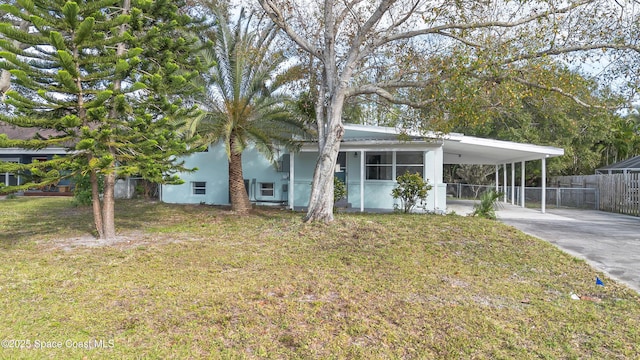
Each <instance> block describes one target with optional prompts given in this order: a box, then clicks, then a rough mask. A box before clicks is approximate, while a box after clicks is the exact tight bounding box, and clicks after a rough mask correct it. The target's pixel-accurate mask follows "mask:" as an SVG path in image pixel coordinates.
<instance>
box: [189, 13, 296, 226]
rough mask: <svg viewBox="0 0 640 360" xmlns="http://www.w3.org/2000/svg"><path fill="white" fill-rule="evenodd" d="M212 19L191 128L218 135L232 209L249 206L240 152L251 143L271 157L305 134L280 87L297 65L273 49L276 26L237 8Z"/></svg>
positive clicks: (213, 137) (211, 138)
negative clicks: (234, 13)
mask: <svg viewBox="0 0 640 360" xmlns="http://www.w3.org/2000/svg"><path fill="white" fill-rule="evenodd" d="M214 13H216V14H215V15H216V24H215V26H214V28H213V31H212V32H211V33H210V34H208V35H207V37H208V38H209V39H208V40H210V41H211V43H212V46H211V47H208V48H207V49H206V50H204V52H203V59H204V61H206V62H207V63H208V64H211V66H210V67H209V71H208V72H207V74H205V76H204V81H205V84H204V88H205V94H204V98H203V99H201V101H200V103H201V105H202V107H203V108H204V110H205V111H204V113H203V115H202V116H200V117H198V118H197V119H196V120H195V125H196V126H197V127H196V132H197V133H198V134H199V135H201V136H202V137H203V139H205V140H207V141H209V142H211V143H213V142H217V141H223V142H224V144H225V146H226V151H227V156H228V158H229V191H230V193H231V208H232V210H233V211H235V212H237V213H240V214H242V213H247V212H248V211H249V210H250V209H251V203H250V201H249V196H248V194H247V191H246V189H245V185H244V177H243V171H242V152H243V151H244V150H245V149H246V148H247V147H248V146H250V145H253V146H255V147H256V148H257V149H258V150H259V151H260V152H261V153H262V154H263V155H265V156H266V157H267V158H268V159H270V160H271V161H275V160H277V159H275V156H276V154H277V150H278V149H279V148H280V147H285V148H289V149H291V148H295V147H296V146H297V144H298V143H297V142H296V141H295V138H296V137H298V138H299V136H304V134H305V133H306V132H305V126H304V124H303V122H302V121H301V120H299V118H298V117H296V116H294V115H293V112H292V111H291V110H290V107H289V102H290V99H289V98H288V97H287V96H285V95H284V93H285V91H284V90H285V89H284V87H285V86H286V85H287V84H290V83H291V81H293V80H296V79H299V78H300V76H301V72H300V71H299V68H297V67H291V66H289V67H287V66H286V61H287V58H286V57H285V56H284V55H283V54H282V52H281V51H275V50H273V49H272V44H273V42H274V40H275V39H276V35H277V28H276V27H275V26H274V25H268V26H263V24H261V23H260V22H258V23H257V24H255V23H252V21H253V20H254V19H253V16H252V14H249V15H248V16H247V15H246V14H245V11H244V10H241V11H240V14H239V16H238V19H237V22H236V23H235V24H230V23H229V21H228V18H227V16H226V15H225V14H222V13H220V12H216V11H215V10H214Z"/></svg>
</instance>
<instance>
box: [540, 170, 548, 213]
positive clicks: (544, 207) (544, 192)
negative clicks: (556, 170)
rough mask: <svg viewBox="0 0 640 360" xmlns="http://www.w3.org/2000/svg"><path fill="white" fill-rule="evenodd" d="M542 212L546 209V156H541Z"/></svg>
mask: <svg viewBox="0 0 640 360" xmlns="http://www.w3.org/2000/svg"><path fill="white" fill-rule="evenodd" d="M541 209H542V213H543V214H544V213H545V212H546V211H547V158H542V208H541Z"/></svg>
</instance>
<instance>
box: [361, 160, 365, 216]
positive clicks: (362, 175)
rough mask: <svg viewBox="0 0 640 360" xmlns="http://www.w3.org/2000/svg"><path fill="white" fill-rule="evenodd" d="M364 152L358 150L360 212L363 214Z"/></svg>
mask: <svg viewBox="0 0 640 360" xmlns="http://www.w3.org/2000/svg"><path fill="white" fill-rule="evenodd" d="M365 176H366V174H365V173H364V150H360V212H364V178H365Z"/></svg>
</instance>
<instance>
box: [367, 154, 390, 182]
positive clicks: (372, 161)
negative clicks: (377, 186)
mask: <svg viewBox="0 0 640 360" xmlns="http://www.w3.org/2000/svg"><path fill="white" fill-rule="evenodd" d="M366 159H367V163H366V167H367V180H392V174H393V153H392V152H391V151H373V152H367V153H366Z"/></svg>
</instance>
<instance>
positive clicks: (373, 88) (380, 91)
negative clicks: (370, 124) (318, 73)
mask: <svg viewBox="0 0 640 360" xmlns="http://www.w3.org/2000/svg"><path fill="white" fill-rule="evenodd" d="M397 87H406V86H400V83H398V86H397ZM415 87H418V86H417V85H416V86H415ZM347 94H348V95H347V97H349V96H355V95H371V94H376V95H378V96H380V97H382V98H383V99H385V100H387V101H389V102H391V103H394V104H401V105H408V106H411V107H413V108H423V107H426V106H428V105H430V104H433V103H434V102H436V99H428V100H424V101H420V102H416V101H411V100H408V99H401V98H398V97H395V96H393V94H391V93H390V92H388V91H387V90H385V89H384V88H382V87H380V86H378V85H374V84H368V85H364V86H361V87H358V88H357V89H352V90H351V91H349V92H348V93H347Z"/></svg>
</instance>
